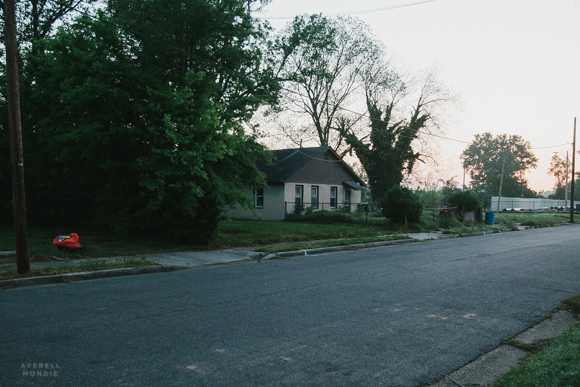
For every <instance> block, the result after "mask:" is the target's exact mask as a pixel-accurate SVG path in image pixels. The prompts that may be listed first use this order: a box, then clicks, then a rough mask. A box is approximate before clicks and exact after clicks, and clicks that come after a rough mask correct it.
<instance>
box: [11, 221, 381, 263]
mask: <svg viewBox="0 0 580 387" xmlns="http://www.w3.org/2000/svg"><path fill="white" fill-rule="evenodd" d="M71 232H76V233H77V234H78V235H79V236H80V243H81V245H82V246H83V247H84V248H85V252H84V253H83V254H82V256H81V255H78V254H71V253H68V252H64V251H58V250H57V249H56V248H55V247H54V246H53V245H52V241H53V240H54V238H55V237H56V236H57V235H62V234H69V233H71ZM388 233H389V232H388V231H386V230H385V228H384V227H381V226H373V225H360V224H358V225H353V224H309V223H298V222H266V221H244V220H229V221H224V222H221V223H220V225H219V227H218V230H217V233H216V236H215V238H214V240H212V241H211V242H210V244H209V246H199V245H193V244H191V245H190V244H174V243H170V242H169V241H166V240H163V239H155V238H140V237H134V236H126V235H119V234H116V233H113V232H111V233H106V232H103V231H94V230H82V229H81V230H79V229H64V228H63V229H56V228H36V227H30V228H29V229H28V243H29V248H30V256H31V261H32V262H42V261H51V260H52V257H53V256H55V257H58V258H64V259H66V260H69V259H78V258H96V257H112V256H132V255H146V254H156V253H162V252H174V251H187V250H208V249H224V248H234V247H256V246H264V245H271V244H276V243H292V242H303V241H313V240H324V239H341V238H369V237H373V238H374V237H378V236H380V235H385V234H388ZM12 250H15V241H14V229H13V228H12V227H8V226H0V251H12ZM13 261H14V258H13V257H8V258H0V263H11V262H13Z"/></svg>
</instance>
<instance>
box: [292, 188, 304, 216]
mask: <svg viewBox="0 0 580 387" xmlns="http://www.w3.org/2000/svg"><path fill="white" fill-rule="evenodd" d="M303 192H304V186H303V185H297V186H296V190H295V194H294V204H295V206H296V209H297V210H298V209H300V207H301V206H302V203H303V201H302V194H303Z"/></svg>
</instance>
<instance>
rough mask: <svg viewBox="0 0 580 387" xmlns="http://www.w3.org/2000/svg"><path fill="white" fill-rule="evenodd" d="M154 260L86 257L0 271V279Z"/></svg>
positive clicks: (144, 263) (137, 263)
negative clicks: (23, 270) (75, 261)
mask: <svg viewBox="0 0 580 387" xmlns="http://www.w3.org/2000/svg"><path fill="white" fill-rule="evenodd" d="M154 264H155V262H153V261H151V260H148V259H145V257H141V258H118V259H115V260H106V259H87V260H86V261H82V262H80V263H79V264H78V265H75V264H70V263H66V264H62V265H55V266H46V267H37V268H33V269H32V270H31V272H30V273H26V274H20V273H18V272H17V271H16V269H13V270H9V271H2V272H0V280H5V279H14V278H27V277H41V276H47V275H58V274H66V273H78V272H83V271H95V270H107V269H119V268H123V267H141V266H149V265H154Z"/></svg>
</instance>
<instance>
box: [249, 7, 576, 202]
mask: <svg viewBox="0 0 580 387" xmlns="http://www.w3.org/2000/svg"><path fill="white" fill-rule="evenodd" d="M315 13H322V14H323V15H325V16H336V15H339V14H340V15H350V16H356V17H358V18H360V19H361V20H363V21H364V22H365V23H367V24H368V25H369V26H370V27H371V28H372V30H373V32H374V33H375V35H376V37H377V38H378V39H379V40H381V41H382V42H383V44H384V45H385V47H386V48H387V52H388V53H389V55H390V56H392V57H393V58H395V60H396V61H397V63H398V64H399V66H403V67H404V68H408V69H411V70H420V69H425V68H428V67H431V66H437V67H438V68H439V73H440V77H441V80H443V81H444V82H445V83H446V84H447V85H449V86H451V87H453V88H454V89H455V90H456V91H457V92H458V93H459V94H460V95H461V100H462V103H463V106H462V109H460V110H457V111H455V112H453V113H452V115H453V117H451V119H449V120H448V124H447V125H446V126H445V128H444V129H445V136H446V137H448V138H452V139H455V140H458V141H450V140H442V141H441V142H440V147H441V149H443V150H444V152H445V155H446V156H447V157H448V158H449V160H450V161H449V167H448V168H449V170H448V172H447V173H448V175H447V176H439V177H440V178H444V179H449V178H451V177H453V176H455V178H456V180H457V181H459V182H462V180H463V169H462V166H461V160H460V155H461V153H462V152H463V150H464V149H465V148H466V147H467V146H468V144H466V143H462V142H459V141H463V142H467V143H470V142H471V141H473V139H474V135H476V134H480V133H484V132H490V133H492V134H494V135H497V134H501V133H505V134H508V135H514V134H517V135H521V136H522V137H523V138H524V139H525V140H528V141H530V143H531V145H532V148H533V153H534V154H535V155H536V157H538V158H539V162H538V167H537V168H536V169H535V170H532V171H531V172H530V173H528V175H527V177H528V181H529V185H530V187H531V188H532V189H533V190H536V191H540V190H543V191H549V190H552V189H553V186H554V184H555V178H554V177H552V176H549V175H547V170H548V168H549V165H550V159H551V157H552V154H553V152H560V154H561V155H564V158H565V155H566V151H569V155H570V163H571V159H572V145H571V144H572V142H573V132H574V117H578V119H579V122H578V126H579V127H580V88H579V86H580V66H579V65H580V0H427V1H425V0H357V1H348V0H292V1H288V0H272V1H271V3H270V4H268V5H267V6H265V7H264V8H263V10H262V11H261V13H259V14H256V16H258V17H261V18H265V19H267V20H268V21H269V22H270V24H271V25H272V26H273V27H274V28H275V29H281V28H283V27H284V26H285V25H286V23H288V22H289V21H291V19H292V18H293V17H294V16H295V15H299V14H315ZM579 131H580V130H579ZM546 147H548V148H546ZM540 148H544V149H540ZM579 149H580V147H579ZM578 170H580V167H577V168H576V171H578Z"/></svg>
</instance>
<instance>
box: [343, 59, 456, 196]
mask: <svg viewBox="0 0 580 387" xmlns="http://www.w3.org/2000/svg"><path fill="white" fill-rule="evenodd" d="M420 85H421V87H420V88H419V89H420V91H419V94H418V96H416V97H415V98H416V99H415V100H414V101H415V102H414V103H412V105H411V109H410V110H407V111H401V110H402V109H401V105H406V103H404V100H405V99H404V98H405V97H406V96H408V93H409V92H408V86H407V85H406V83H405V82H404V81H403V80H402V79H401V78H399V77H398V76H396V75H394V74H392V73H391V72H388V71H385V67H384V66H379V67H378V68H377V69H373V68H370V69H368V70H367V73H366V74H365V90H366V104H367V109H368V112H369V117H370V133H368V134H367V135H366V136H361V135H359V134H357V133H356V132H354V131H353V130H351V129H349V128H348V127H346V126H345V127H342V128H340V129H339V130H340V133H341V135H342V136H343V137H344V138H345V140H346V142H347V144H348V145H350V146H351V147H352V149H353V150H354V151H355V153H356V155H357V156H358V158H359V160H360V161H361V164H362V165H363V166H364V168H365V171H366V172H367V175H368V179H369V185H370V187H371V191H372V193H373V196H374V197H382V196H384V194H385V192H387V191H388V190H389V189H390V188H392V187H394V186H397V185H399V184H400V183H401V182H402V181H403V178H404V177H405V175H407V174H410V173H411V171H412V170H413V167H414V166H415V163H416V162H417V161H418V160H420V159H421V156H422V155H421V154H420V153H419V152H417V151H416V150H415V149H414V147H413V144H414V141H415V140H417V139H419V137H420V136H421V134H424V133H426V132H427V131H428V130H429V128H430V126H431V125H433V122H434V120H435V119H436V116H437V112H436V108H437V107H440V106H441V105H442V104H447V103H451V102H453V101H455V100H456V99H457V97H456V96H454V95H453V93H452V92H451V91H450V90H448V89H447V88H446V87H444V86H443V85H442V84H441V83H440V82H439V81H438V79H437V77H436V74H435V73H433V72H431V73H428V74H427V75H426V76H425V78H424V79H423V81H422V82H421V83H420Z"/></svg>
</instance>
